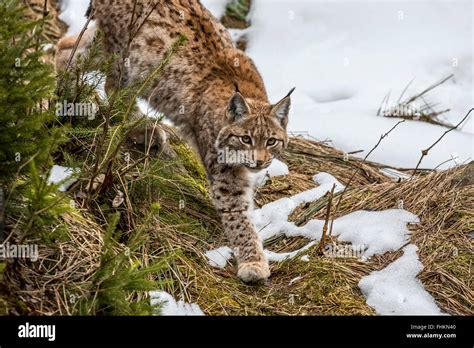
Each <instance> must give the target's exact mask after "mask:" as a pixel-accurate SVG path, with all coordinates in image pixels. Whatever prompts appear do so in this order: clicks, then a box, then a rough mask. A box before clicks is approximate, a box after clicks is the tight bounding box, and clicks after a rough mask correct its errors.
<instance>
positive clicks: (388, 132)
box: [329, 120, 405, 236]
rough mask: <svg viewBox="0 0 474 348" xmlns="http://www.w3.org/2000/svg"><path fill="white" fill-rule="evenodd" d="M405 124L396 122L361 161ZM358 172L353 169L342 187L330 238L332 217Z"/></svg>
mask: <svg viewBox="0 0 474 348" xmlns="http://www.w3.org/2000/svg"><path fill="white" fill-rule="evenodd" d="M403 122H405V120H401V121H398V122H397V123H396V124H395V125H394V126H393V127H392V128H390V130H389V131H387V132H386V133H384V134H382V135H381V136H380V138H379V141H378V142H377V144H375V145H374V147H373V148H372V149H371V150H370V151H369V152H368V153H367V155H365V157H364V159H363V160H362V161H365V160H367V158H368V157H369V156H370V155H371V154H372V152H374V151H375V149H376V148H377V147H378V146H379V145H380V143H381V142H382V140H383V139H385V138H386V137H387V136H388V135H389V134H390V133H391V132H393V130H395V128H397V127H398V125H399V124H401V123H403ZM358 170H360V168H356V169H354V171H353V173H352V175H351V177H350V179H349V182H348V183H347V184H346V185H345V187H344V190H342V193H341V195H340V196H339V199H338V201H337V204H336V209H335V210H334V214H333V218H332V219H331V225H330V228H329V235H330V236H331V235H332V228H333V224H334V217H335V216H336V215H337V212H338V211H339V207H340V205H341V202H342V198H343V197H344V193H346V191H347V189H348V188H349V187H350V185H351V183H352V181H353V180H354V178H355V176H356V174H357V171H358Z"/></svg>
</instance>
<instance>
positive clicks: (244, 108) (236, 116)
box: [227, 92, 250, 122]
mask: <svg viewBox="0 0 474 348" xmlns="http://www.w3.org/2000/svg"><path fill="white" fill-rule="evenodd" d="M227 114H228V117H229V119H230V121H231V122H235V121H238V120H241V119H242V118H244V117H247V116H248V115H249V114H250V108H249V105H248V104H247V102H246V101H245V98H244V96H243V95H242V94H240V92H235V93H234V95H233V96H232V98H230V101H229V105H228V106H227Z"/></svg>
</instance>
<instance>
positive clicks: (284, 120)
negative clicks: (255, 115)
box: [270, 87, 295, 127]
mask: <svg viewBox="0 0 474 348" xmlns="http://www.w3.org/2000/svg"><path fill="white" fill-rule="evenodd" d="M294 90H295V88H294V87H293V88H292V89H291V91H290V92H288V94H287V95H286V96H285V97H284V98H283V99H282V100H280V101H279V102H278V103H276V104H275V105H273V106H272V110H271V112H270V114H271V115H273V116H275V117H276V118H277V119H278V121H279V122H280V124H281V125H282V126H283V127H286V125H287V124H288V113H289V112H290V106H291V99H290V96H291V93H293V91H294Z"/></svg>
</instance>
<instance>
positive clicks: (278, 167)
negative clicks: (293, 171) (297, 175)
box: [250, 159, 289, 187]
mask: <svg viewBox="0 0 474 348" xmlns="http://www.w3.org/2000/svg"><path fill="white" fill-rule="evenodd" d="M288 173H289V170H288V166H287V165H286V164H285V163H283V162H282V161H280V160H277V159H274V160H273V161H272V163H271V164H270V165H269V166H268V168H266V169H264V170H262V171H260V172H258V173H252V174H251V175H250V176H251V180H252V183H253V185H254V186H256V187H262V186H263V185H265V183H266V182H267V180H268V178H272V177H275V176H281V175H288Z"/></svg>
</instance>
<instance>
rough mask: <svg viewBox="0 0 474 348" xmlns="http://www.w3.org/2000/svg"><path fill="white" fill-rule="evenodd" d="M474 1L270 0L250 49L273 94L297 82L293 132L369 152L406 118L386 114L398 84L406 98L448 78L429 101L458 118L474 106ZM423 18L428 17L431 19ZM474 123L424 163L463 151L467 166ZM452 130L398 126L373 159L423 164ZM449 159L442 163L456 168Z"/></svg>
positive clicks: (261, 1)
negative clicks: (384, 104)
mask: <svg viewBox="0 0 474 348" xmlns="http://www.w3.org/2000/svg"><path fill="white" fill-rule="evenodd" d="M472 8H473V4H472V1H469V0H460V1H456V2H452V1H442V0H434V1H380V0H379V1H356V0H354V1H327V0H314V1H308V0H306V1H301V0H292V1H268V0H255V1H253V2H252V11H251V23H252V25H251V27H250V28H249V29H248V30H247V36H248V39H249V42H248V49H247V53H248V54H249V55H250V56H251V57H252V58H253V59H254V61H255V63H256V65H257V67H258V68H259V71H260V72H261V74H262V76H263V78H264V81H265V84H266V87H267V90H268V93H269V96H270V98H271V100H272V101H276V100H279V99H280V98H281V97H282V96H284V95H285V94H286V93H287V92H288V90H289V89H290V88H291V87H293V86H296V91H295V93H293V95H292V111H291V113H290V118H289V131H292V132H301V131H305V132H308V133H309V134H310V135H311V136H313V137H316V138H318V139H327V138H329V139H331V140H332V143H333V145H334V146H335V147H336V148H339V149H341V150H344V151H346V152H351V151H356V150H364V152H361V153H359V154H357V156H360V157H364V156H365V155H366V153H367V151H369V150H370V148H372V147H373V145H374V144H375V143H376V142H377V141H378V139H379V137H380V135H381V134H383V133H385V132H386V131H387V130H389V129H390V128H391V127H392V126H393V125H394V124H395V123H396V122H397V121H398V119H389V118H385V117H381V116H376V113H377V109H378V108H379V105H380V103H381V101H382V99H383V98H384V96H385V95H386V94H387V92H388V91H390V90H391V100H392V102H396V100H397V99H398V96H399V95H400V94H401V92H402V90H403V88H405V86H406V85H407V84H408V82H410V81H411V80H412V79H414V81H413V83H412V85H411V86H410V88H409V89H408V91H407V93H406V95H413V94H415V93H416V92H419V91H421V90H423V89H425V88H426V87H428V86H430V85H431V84H433V83H434V82H436V81H438V80H440V79H441V78H443V77H445V76H447V75H449V74H451V73H453V74H454V75H455V77H454V78H453V79H451V80H449V81H447V82H446V83H444V84H443V85H441V86H439V87H437V88H435V89H434V90H433V91H431V92H430V93H429V94H428V95H427V98H428V101H431V102H436V103H440V105H439V106H438V107H437V108H438V109H447V108H449V109H451V111H450V112H449V113H448V114H446V119H447V121H449V122H451V123H452V124H455V123H457V122H458V121H460V120H461V118H462V117H463V116H464V115H465V114H466V112H467V110H468V109H469V108H470V107H472V106H474V94H473V93H472V91H473V89H474V88H473V87H474V86H473V52H472V47H473V45H472V42H473V37H472V32H473V23H472ZM421 23H422V24H421ZM473 127H474V122H473V121H472V118H471V120H470V121H469V122H467V123H466V124H465V125H464V127H463V128H462V131H453V132H450V133H449V134H448V135H447V136H446V137H445V138H444V139H443V141H442V143H440V144H439V145H438V146H436V147H434V148H433V150H431V151H430V153H429V155H428V156H427V157H425V159H424V160H423V162H422V167H431V168H434V167H436V166H438V165H439V164H440V163H442V162H443V161H446V160H449V159H450V158H451V157H452V156H453V154H457V155H458V156H459V159H458V161H457V162H458V164H460V163H462V162H465V161H466V160H467V159H468V158H472V157H473V152H474V147H473V144H474V135H473V133H474V129H473ZM445 130H446V128H444V127H440V126H436V125H431V124H428V123H424V122H418V121H407V122H405V123H403V124H401V125H399V126H398V128H397V129H396V130H395V131H393V132H392V133H391V134H390V136H389V137H387V138H386V139H384V140H383V141H382V143H381V144H380V146H379V148H378V149H377V150H376V151H375V152H374V153H373V154H372V155H371V158H370V159H371V160H374V161H377V162H380V163H384V164H387V165H392V166H396V167H409V168H413V167H414V166H415V165H416V163H417V161H418V158H419V157H420V154H421V150H422V149H425V148H427V147H428V146H429V145H431V144H432V143H434V141H435V140H436V139H438V137H439V136H441V134H442V133H443V132H444V131H445ZM455 164H456V163H455V162H454V161H449V162H448V163H445V164H443V165H442V166H441V167H440V168H446V167H449V166H453V165H455Z"/></svg>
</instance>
